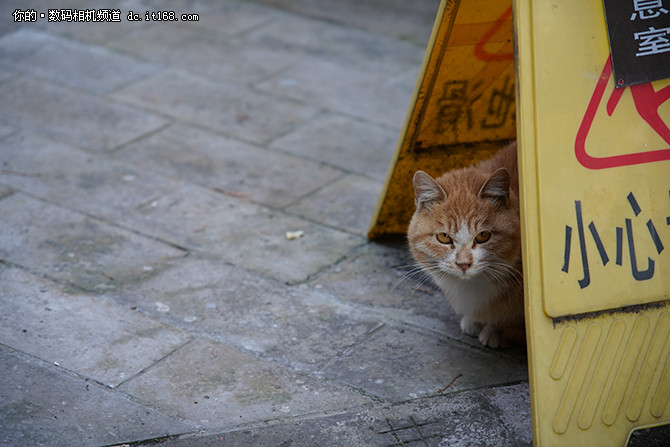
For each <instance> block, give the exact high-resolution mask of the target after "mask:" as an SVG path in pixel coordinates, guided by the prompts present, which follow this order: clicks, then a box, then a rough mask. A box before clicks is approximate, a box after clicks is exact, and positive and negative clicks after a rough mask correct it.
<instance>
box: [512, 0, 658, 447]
mask: <svg viewBox="0 0 670 447" xmlns="http://www.w3.org/2000/svg"><path fill="white" fill-rule="evenodd" d="M619 3H620V5H619V6H620V7H624V8H627V10H628V12H627V13H626V16H625V17H626V19H627V20H629V21H635V20H638V21H639V22H640V23H638V24H635V26H637V27H638V28H639V29H640V30H642V29H643V28H646V26H647V25H646V24H645V23H644V20H640V17H641V16H640V14H635V12H636V9H638V7H639V6H640V2H636V1H633V0H631V1H629V2H619ZM623 3H625V5H623V6H622V4H623ZM647 3H649V2H647ZM657 3H661V2H657ZM514 6H515V21H516V22H515V31H516V37H517V45H518V58H517V72H518V77H517V82H518V93H519V96H518V100H517V123H518V141H519V145H520V147H521V148H522V149H521V151H520V157H519V159H520V171H521V179H522V185H521V190H522V200H523V210H522V221H523V229H524V281H525V288H526V319H527V329H528V342H529V346H528V348H529V371H530V383H531V402H532V407H533V416H534V435H535V439H536V443H537V444H538V445H574V446H577V445H594V444H598V445H625V444H626V440H627V439H628V437H629V434H630V433H631V431H632V430H634V429H637V428H641V427H650V426H655V425H660V424H664V423H668V422H670V408H669V406H668V401H669V398H670V306H669V305H668V300H669V299H670V253H669V251H670V250H666V246H668V245H670V129H669V128H668V124H670V82H669V81H668V80H661V81H656V82H652V83H643V84H637V85H631V86H629V87H623V88H617V86H616V85H617V84H619V85H623V82H618V81H619V80H615V78H614V76H613V70H612V60H611V57H610V47H609V43H608V34H607V26H606V20H605V14H604V8H603V3H602V2H591V1H589V2H584V1H581V0H564V1H562V2H559V3H552V2H548V1H534V2H531V1H529V0H515V5H514ZM661 7H662V5H661ZM640 11H641V10H639V11H637V12H638V13H639V12H640ZM645 12H647V13H649V11H648V10H647V11H645ZM660 14H665V13H664V12H660ZM668 26H670V22H668ZM669 29H670V28H669ZM640 32H642V31H640ZM630 38H631V41H632V42H633V43H635V35H634V34H633V35H631V36H630ZM638 44H639V45H645V40H644V39H638ZM638 48H641V49H638V51H637V53H644V48H643V47H638ZM668 48H669V49H670V46H668ZM639 57H645V54H640V55H639ZM666 60H667V59H666Z"/></svg>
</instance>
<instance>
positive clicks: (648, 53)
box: [603, 0, 670, 88]
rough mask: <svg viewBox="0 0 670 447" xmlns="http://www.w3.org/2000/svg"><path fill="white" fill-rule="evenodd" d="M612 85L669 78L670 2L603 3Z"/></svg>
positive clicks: (622, 0)
mask: <svg viewBox="0 0 670 447" xmlns="http://www.w3.org/2000/svg"><path fill="white" fill-rule="evenodd" d="M603 2H604V4H605V16H606V23H607V30H608V34H609V44H610V51H611V54H612V64H613V66H614V76H615V81H616V83H615V86H616V87H617V88H622V87H629V86H632V85H638V84H645V83H648V82H653V81H658V80H661V79H667V78H670V0H603Z"/></svg>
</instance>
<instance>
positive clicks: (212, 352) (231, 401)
mask: <svg viewBox="0 0 670 447" xmlns="http://www.w3.org/2000/svg"><path fill="white" fill-rule="evenodd" d="M194 365H197V368H194V367H193V366H194ZM121 389H122V390H124V391H125V392H127V393H129V394H131V395H133V396H135V397H137V398H139V399H142V400H144V401H147V402H151V403H152V404H154V405H156V406H159V407H163V408H167V409H169V410H170V411H172V412H174V413H176V414H178V415H180V416H181V417H183V418H186V419H189V420H192V421H195V422H197V423H198V424H200V425H202V426H204V427H206V428H216V427H230V426H235V425H240V424H244V423H248V422H252V421H268V420H273V419H282V418H287V417H290V416H294V415H297V414H305V413H311V412H317V411H329V410H330V411H333V410H339V409H342V408H346V407H350V406H356V405H361V404H364V403H367V402H369V400H368V399H367V398H365V397H362V396H361V395H359V394H358V393H356V392H353V391H351V390H349V389H347V388H345V387H342V386H340V385H337V384H335V383H332V382H327V381H323V380H319V379H315V378H312V377H310V376H306V375H301V374H297V373H295V372H294V371H292V370H290V369H287V368H284V367H282V366H278V365H275V364H273V363H270V362H267V361H264V360H261V359H258V358H256V357H254V356H252V355H250V354H245V353H242V352H239V351H236V350H235V349H233V348H230V347H228V346H226V345H223V344H219V343H215V342H211V341H207V340H202V339H196V340H194V341H193V342H191V343H189V344H188V345H186V346H185V347H183V348H181V349H180V350H178V351H177V352H175V353H174V354H172V355H171V356H170V357H168V358H167V359H165V360H164V361H163V362H161V363H160V364H158V365H156V366H155V367H154V368H151V369H150V370H149V371H147V372H146V373H144V374H142V375H141V376H139V377H137V378H135V379H133V380H131V381H129V382H127V383H125V384H123V385H122V387H121Z"/></svg>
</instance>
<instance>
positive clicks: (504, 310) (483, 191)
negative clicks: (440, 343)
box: [407, 142, 524, 348]
mask: <svg viewBox="0 0 670 447" xmlns="http://www.w3.org/2000/svg"><path fill="white" fill-rule="evenodd" d="M518 178H519V176H518V169H517V148H516V142H513V143H511V144H509V145H507V146H506V147H504V148H503V149H501V150H500V151H498V152H497V153H496V154H495V155H494V156H493V157H492V158H490V159H488V160H484V161H482V162H480V163H479V164H477V165H474V166H471V167H467V168H462V169H458V170H453V171H449V172H447V173H446V174H444V175H442V176H441V177H439V178H438V179H433V178H432V177H431V176H430V175H428V174H426V173H425V172H423V171H418V172H416V174H415V175H414V179H413V180H414V193H415V204H416V210H415V212H414V215H413V217H412V220H411V222H410V225H409V229H408V231H407V238H408V242H409V248H410V252H411V254H412V257H413V258H414V260H415V261H416V262H417V263H418V265H419V267H420V268H421V269H422V270H423V272H424V273H426V274H427V275H428V276H430V277H431V278H432V279H433V281H434V282H435V283H436V285H437V286H438V287H439V288H440V289H441V291H442V292H443V294H444V295H445V297H446V298H447V300H448V301H449V303H450V304H451V306H452V308H453V309H454V310H455V311H456V313H457V314H459V315H461V316H462V318H461V323H460V326H461V330H462V331H463V332H464V333H466V334H468V335H471V336H473V337H478V338H479V341H480V342H481V343H482V344H483V345H485V346H488V347H491V348H498V347H501V346H508V345H509V344H510V340H508V338H509V337H505V338H503V333H504V332H505V333H506V334H507V332H509V333H511V334H517V336H518V334H519V330H521V333H522V334H523V327H524V304H523V275H522V263H521V234H520V217H519V180H518ZM507 329H513V330H511V331H507ZM514 337H515V336H514V335H512V338H514ZM514 341H516V342H518V341H519V340H514ZM511 344H515V343H511Z"/></svg>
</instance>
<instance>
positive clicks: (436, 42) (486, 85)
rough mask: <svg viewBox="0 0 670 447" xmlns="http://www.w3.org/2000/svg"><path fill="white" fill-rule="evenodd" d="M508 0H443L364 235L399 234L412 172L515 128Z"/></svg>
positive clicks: (489, 148)
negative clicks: (366, 232)
mask: <svg viewBox="0 0 670 447" xmlns="http://www.w3.org/2000/svg"><path fill="white" fill-rule="evenodd" d="M514 100H515V94H514V45H513V39H512V2H511V0H507V1H496V0H481V1H477V2H474V1H443V2H442V4H441V5H440V10H439V12H438V15H437V19H436V21H435V27H434V29H433V34H432V36H431V40H430V43H429V45H428V50H427V52H426V57H425V59H424V63H423V66H422V69H421V74H420V76H419V80H418V82H417V86H416V89H415V93H414V99H413V102H412V104H411V105H410V107H409V112H408V115H407V118H406V121H405V125H404V130H403V132H402V134H401V136H400V139H399V141H398V146H397V149H396V154H395V157H394V159H393V162H392V164H391V169H390V170H389V174H388V176H387V180H386V185H385V187H384V191H383V192H382V195H381V199H380V202H379V204H378V205H377V211H376V213H375V216H374V219H373V222H372V225H371V227H370V231H369V236H370V237H372V238H375V237H380V236H384V235H389V234H404V233H405V232H406V231H407V225H408V223H409V221H410V219H411V217H412V214H413V213H414V192H413V188H412V176H413V175H414V173H415V172H416V171H417V170H419V169H421V170H423V171H426V172H428V173H429V174H431V175H434V176H436V177H437V176H439V175H440V174H442V173H444V172H445V171H447V170H448V169H455V168H460V167H463V166H467V165H470V164H472V163H474V162H476V161H478V160H480V159H483V158H487V157H489V156H490V155H492V154H493V153H494V152H495V151H496V150H498V149H500V148H501V147H503V146H504V145H505V143H506V142H507V141H509V140H510V139H513V138H514V137H515V133H516V127H515V119H514V118H515V106H514V105H515V102H514Z"/></svg>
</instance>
